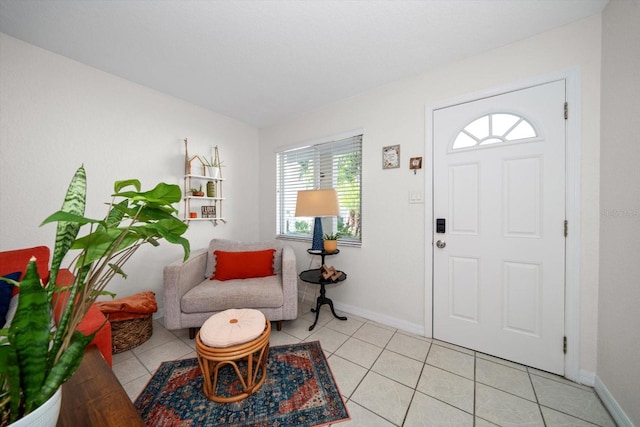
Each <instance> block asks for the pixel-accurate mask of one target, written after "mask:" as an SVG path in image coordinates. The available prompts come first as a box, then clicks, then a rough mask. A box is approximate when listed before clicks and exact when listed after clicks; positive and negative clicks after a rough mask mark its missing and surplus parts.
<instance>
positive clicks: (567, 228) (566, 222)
mask: <svg viewBox="0 0 640 427" xmlns="http://www.w3.org/2000/svg"><path fill="white" fill-rule="evenodd" d="M568 235H569V221H567V220H566V219H565V220H564V237H567V236H568Z"/></svg>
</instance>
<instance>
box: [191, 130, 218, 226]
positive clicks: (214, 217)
mask: <svg viewBox="0 0 640 427" xmlns="http://www.w3.org/2000/svg"><path fill="white" fill-rule="evenodd" d="M184 145H185V175H184V178H183V189H184V191H183V198H182V200H183V201H184V212H183V221H184V222H187V223H189V222H191V221H210V222H213V225H218V221H220V222H222V223H223V224H226V223H227V219H226V218H224V216H223V215H222V202H223V201H224V197H222V184H223V181H224V178H222V167H221V166H220V163H221V162H220V156H219V154H218V147H215V148H214V152H213V156H212V157H211V159H212V161H213V163H214V164H216V165H218V166H217V167H212V166H207V165H206V164H205V163H207V161H206V159H204V160H203V158H202V157H200V156H199V155H196V156H193V157H189V152H188V148H187V140H186V138H185V140H184ZM194 161H196V162H197V164H196V165H195V167H194V166H192V162H194ZM193 172H196V173H193ZM198 172H202V174H198ZM207 172H209V174H210V175H211V176H208V175H206V173H207ZM192 188H194V189H201V190H202V191H203V192H204V196H193V195H192V194H191V193H192V191H191V189H192ZM192 215H193V216H192Z"/></svg>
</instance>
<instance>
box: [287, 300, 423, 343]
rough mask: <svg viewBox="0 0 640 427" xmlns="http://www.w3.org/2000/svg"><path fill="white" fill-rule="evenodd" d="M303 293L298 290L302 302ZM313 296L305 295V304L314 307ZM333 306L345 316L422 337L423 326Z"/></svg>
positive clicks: (351, 308) (365, 311) (354, 309)
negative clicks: (359, 318) (363, 319)
mask: <svg viewBox="0 0 640 427" xmlns="http://www.w3.org/2000/svg"><path fill="white" fill-rule="evenodd" d="M303 295H304V292H302V291H301V290H300V289H298V297H299V298H300V300H302V297H303ZM315 298H316V297H315V295H314V294H313V293H311V295H309V293H307V295H305V302H307V303H309V304H312V305H314V306H315ZM333 306H334V308H335V309H336V310H339V311H342V312H345V313H347V314H353V315H355V316H359V317H364V318H365V319H369V320H372V321H375V322H378V323H380V324H383V325H386V326H391V327H393V328H396V329H400V330H402V331H405V332H409V333H412V334H416V335H420V336H424V325H419V324H416V323H411V322H407V321H406V320H401V319H397V318H395V317H391V316H387V315H384V314H380V313H376V312H373V311H369V310H363V309H361V308H358V307H354V306H351V305H348V304H340V303H337V302H335V301H334V303H333Z"/></svg>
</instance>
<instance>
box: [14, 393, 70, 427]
mask: <svg viewBox="0 0 640 427" xmlns="http://www.w3.org/2000/svg"><path fill="white" fill-rule="evenodd" d="M61 404H62V387H59V388H58V390H57V391H56V392H55V393H53V396H51V397H50V398H49V400H47V401H46V402H44V403H43V404H42V406H40V407H39V408H38V409H36V410H35V411H33V412H31V413H29V414H27V415H26V416H25V417H23V418H20V419H19V420H18V421H16V422H15V423H13V424H9V427H56V424H57V423H58V416H59V415H60V405H61Z"/></svg>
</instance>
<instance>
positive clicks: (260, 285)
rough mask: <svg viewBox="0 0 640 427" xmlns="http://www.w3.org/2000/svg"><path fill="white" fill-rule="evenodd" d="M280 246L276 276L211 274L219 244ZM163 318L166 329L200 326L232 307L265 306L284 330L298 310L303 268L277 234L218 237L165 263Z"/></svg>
mask: <svg viewBox="0 0 640 427" xmlns="http://www.w3.org/2000/svg"><path fill="white" fill-rule="evenodd" d="M272 248H273V249H275V253H274V261H273V267H274V272H275V273H276V275H275V276H268V277H259V278H251V279H232V280H225V281H219V280H210V278H211V276H212V275H213V273H214V271H215V268H216V257H215V256H214V255H213V252H214V251H216V250H220V251H227V252H241V251H259V250H264V249H272ZM163 298H164V323H165V327H166V328H167V329H182V328H189V336H190V337H191V338H194V337H195V332H196V328H199V327H200V326H202V324H203V323H204V322H205V321H206V320H207V319H208V318H209V317H210V316H211V315H212V314H215V313H218V312H220V311H223V310H227V309H229V308H253V309H257V310H260V311H261V312H262V313H264V315H265V316H267V318H268V319H269V320H271V321H277V322H278V323H277V329H278V330H281V328H282V321H283V320H292V319H295V318H296V317H297V316H298V274H297V272H296V257H295V253H294V252H293V249H292V248H291V247H290V246H287V245H283V244H282V242H280V241H278V240H273V241H264V242H252V243H246V242H239V241H232V240H223V239H213V240H211V242H210V244H209V248H208V249H200V250H197V251H194V252H191V256H190V257H189V259H188V260H187V261H185V262H184V263H183V262H182V260H179V261H176V262H174V263H172V264H169V265H168V266H166V267H165V268H164V296H163Z"/></svg>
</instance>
